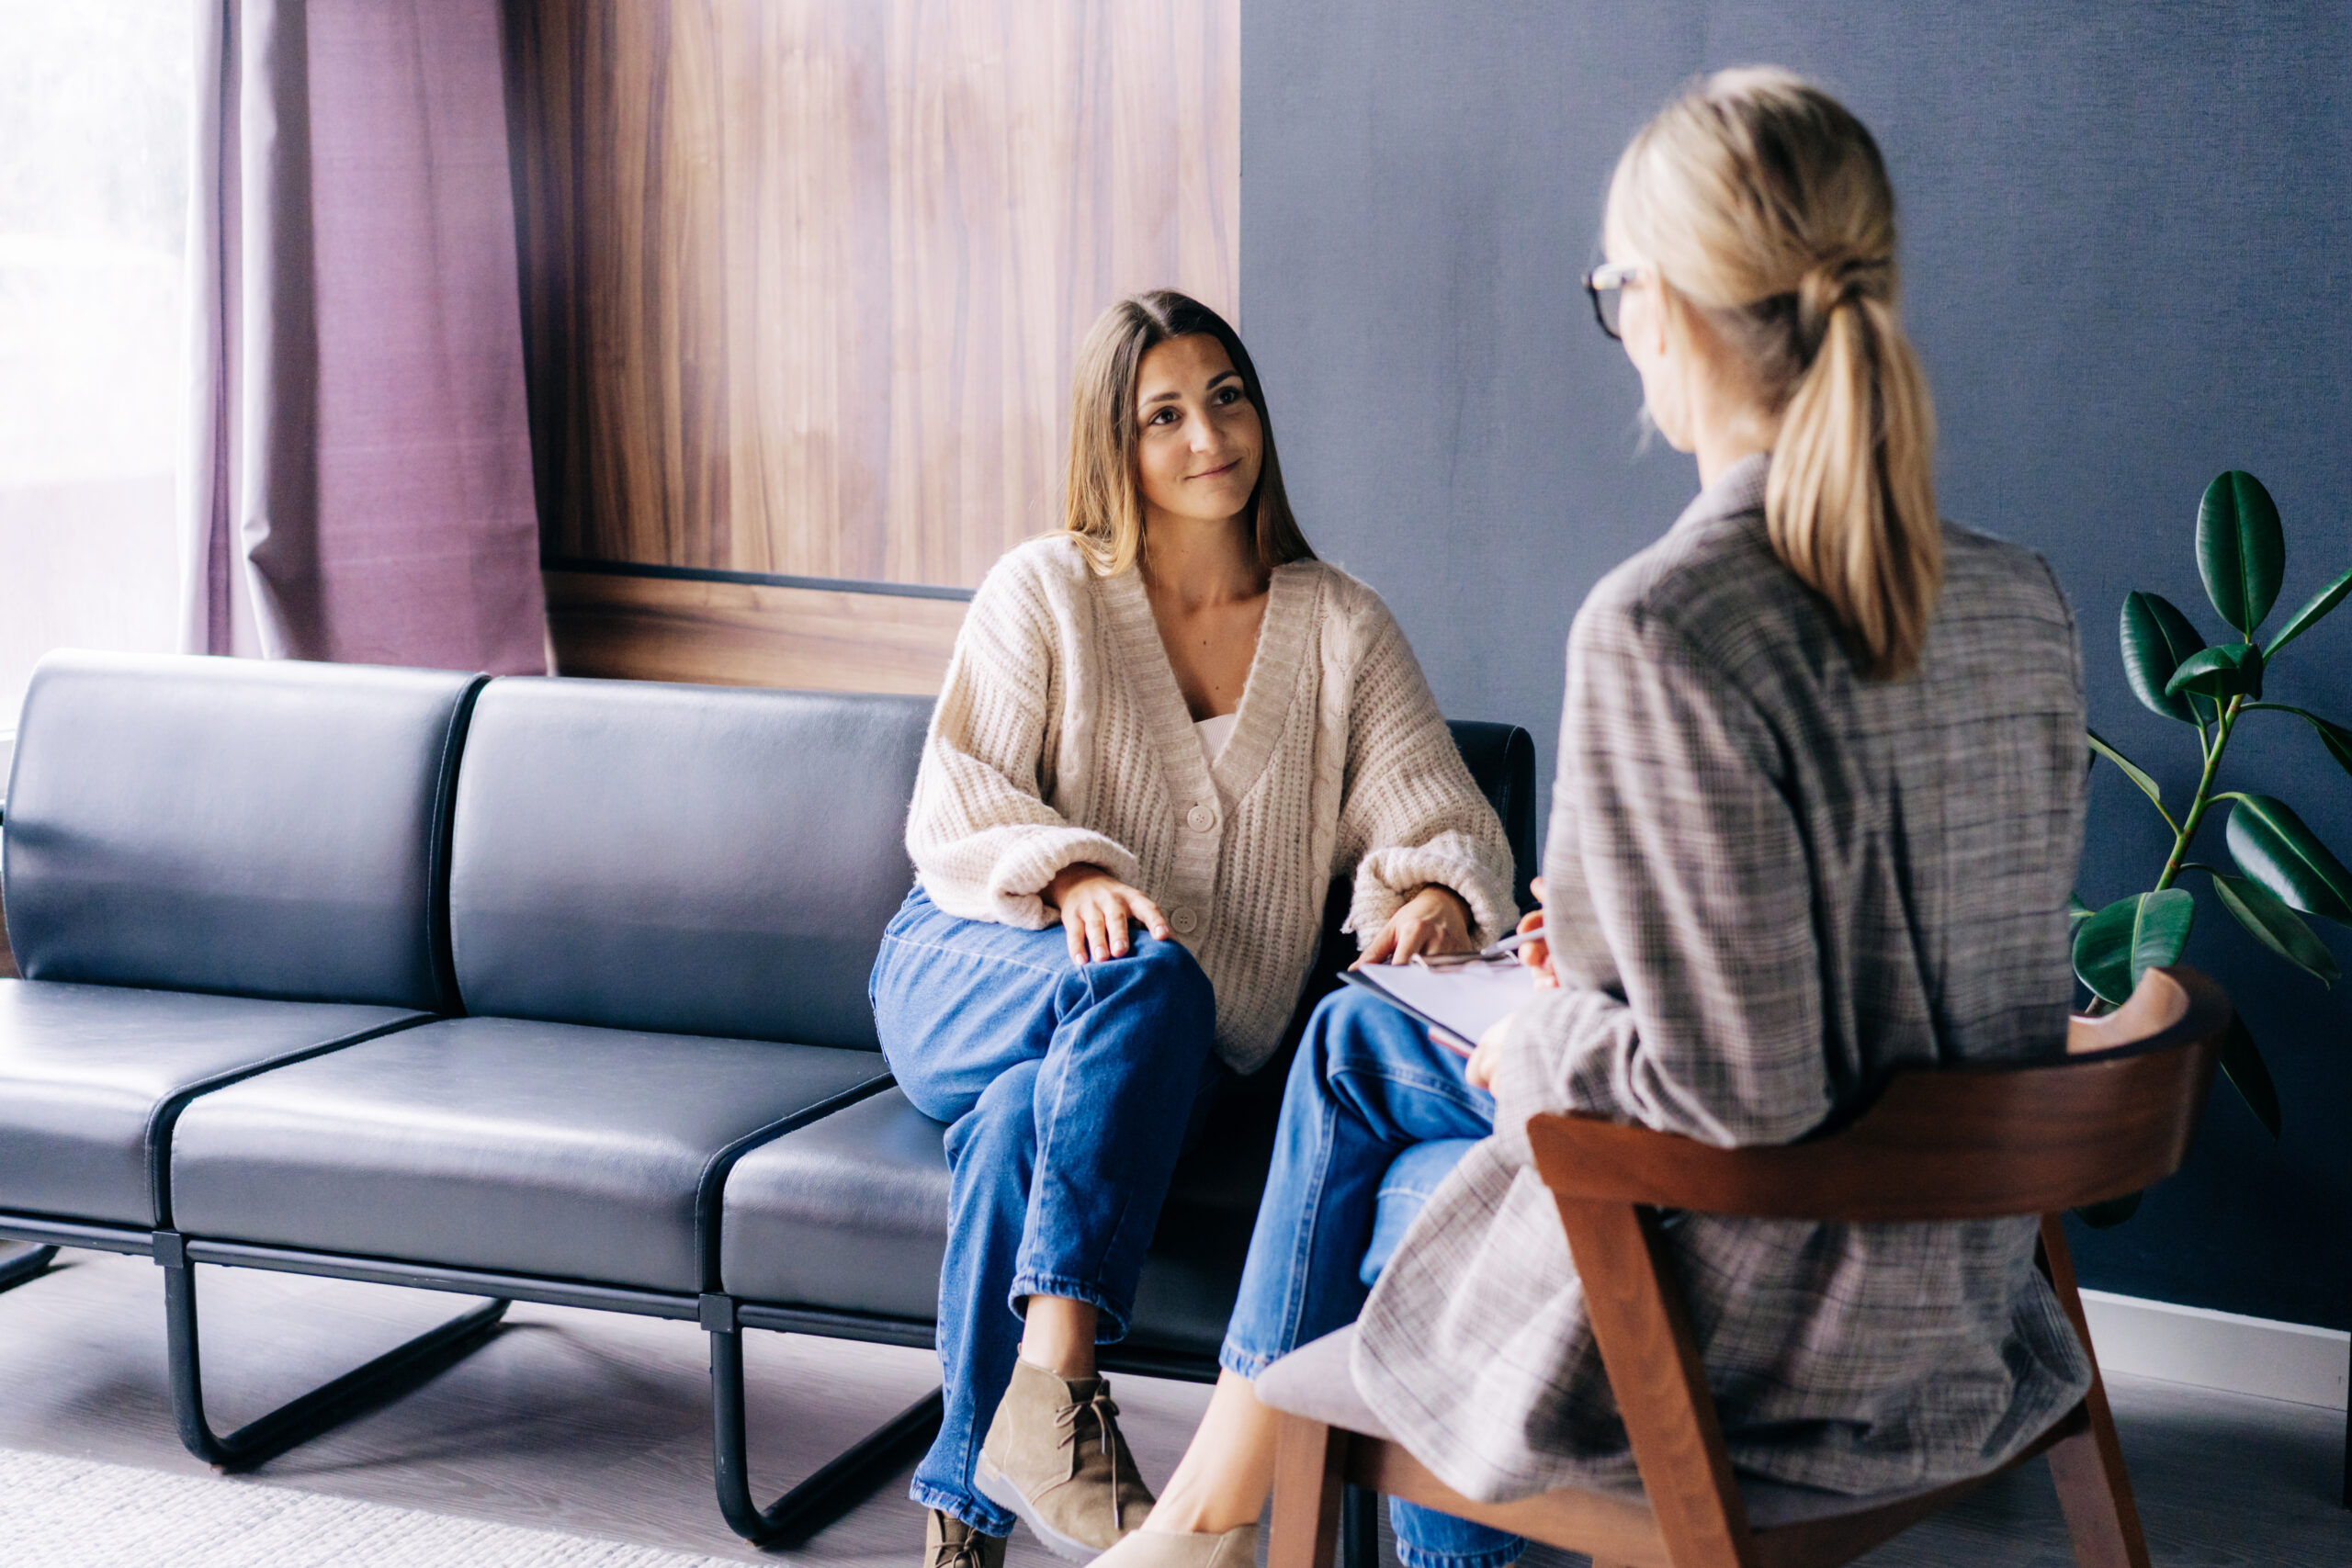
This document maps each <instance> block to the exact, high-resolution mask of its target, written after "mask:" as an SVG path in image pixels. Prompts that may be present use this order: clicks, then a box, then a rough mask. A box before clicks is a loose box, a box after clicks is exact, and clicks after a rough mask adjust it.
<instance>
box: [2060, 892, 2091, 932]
mask: <svg viewBox="0 0 2352 1568" xmlns="http://www.w3.org/2000/svg"><path fill="white" fill-rule="evenodd" d="M2090 918H2091V907H2090V906H2089V905H2088V904H2086V903H2084V902H2083V896H2082V895H2081V894H2079V893H2069V894H2067V895H2066V934H2067V935H2068V936H2072V935H2074V934H2075V927H2076V926H2079V925H2081V924H2082V923H2083V922H2084V921H2085V920H2087V919H2090Z"/></svg>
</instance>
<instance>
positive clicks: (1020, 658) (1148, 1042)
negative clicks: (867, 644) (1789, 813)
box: [872, 291, 1517, 1568]
mask: <svg viewBox="0 0 2352 1568" xmlns="http://www.w3.org/2000/svg"><path fill="white" fill-rule="evenodd" d="M907 848H908V851H909V852H910V854H911V855H912V857H913V860H914V863H915V869H916V873H917V877H918V885H917V886H916V887H915V889H914V891H913V892H912V893H910V895H909V896H908V898H907V901H906V904H905V907H904V908H901V909H900V910H899V913H898V915H897V916H896V917H895V918H894V919H892V920H891V923H890V926H889V928H888V932H887V934H886V935H885V937H884V939H883V942H882V949H881V953H880V955H879V957H878V958H877V959H876V964H875V968H874V978H873V985H872V992H873V998H874V1010H875V1018H876V1023H877V1025H878V1027H879V1031H880V1034H881V1039H882V1046H883V1050H884V1052H885V1054H886V1055H888V1059H889V1063H890V1068H891V1071H892V1073H893V1074H894V1075H896V1077H897V1078H898V1081H899V1087H900V1088H902V1089H904V1090H905V1091H906V1093H907V1096H908V1098H909V1099H910V1100H912V1101H913V1102H914V1104H915V1105H916V1106H917V1107H918V1108H919V1109H921V1110H922V1111H923V1112H924V1114H926V1115H929V1116H932V1117H934V1118H936V1119H938V1120H940V1121H943V1122H947V1123H949V1131H948V1134H947V1155H948V1160H949V1164H950V1168H951V1171H952V1178H951V1187H950V1191H951V1213H950V1217H949V1235H948V1245H947V1258H946V1263H945V1267H944V1269H943V1271H942V1274H941V1278H940V1291H939V1340H938V1343H939V1354H940V1361H941V1365H942V1370H943V1372H944V1384H945V1390H946V1415H945V1419H944V1424H943V1426H942V1427H941V1431H940V1435H939V1438H938V1440H937V1442H935V1443H934V1444H933V1447H932V1449H931V1451H930V1453H929V1454H928V1455H927V1456H926V1457H925V1458H924V1459H923V1461H922V1463H921V1465H920V1466H918V1468H917V1469H916V1471H915V1476H914V1483H913V1487H912V1495H913V1496H914V1499H915V1501H917V1502H919V1503H921V1504H922V1505H924V1506H926V1507H927V1508H929V1509H930V1510H931V1516H930V1535H929V1543H928V1548H927V1561H928V1562H929V1564H930V1568H951V1565H952V1568H995V1565H996V1564H998V1563H1001V1561H1002V1558H1003V1551H1004V1537H1005V1536H1006V1535H1007V1534H1008V1533H1009V1532H1010V1531H1011V1529H1012V1525H1013V1522H1014V1521H1015V1520H1016V1519H1019V1520H1021V1521H1023V1522H1025V1523H1026V1524H1028V1525H1029V1527H1030V1528H1031V1529H1032V1530H1033V1531H1034V1532H1035V1534H1036V1536H1037V1537H1038V1539H1039V1540H1041V1541H1043V1542H1044V1543H1045V1544H1046V1545H1047V1546H1049V1547H1051V1548H1052V1549H1053V1550H1055V1551H1058V1552H1060V1553H1061V1554H1063V1555H1065V1556H1069V1557H1073V1558H1080V1559H1082V1558H1085V1557H1090V1556H1092V1555H1093V1554H1094V1553H1096V1552H1098V1551H1101V1550H1102V1549H1103V1548H1104V1547H1107V1546H1109V1545H1111V1544H1112V1543H1113V1542H1114V1541H1115V1540H1118V1539H1119V1537H1120V1536H1121V1535H1122V1534H1123V1533H1124V1532H1126V1531H1130V1530H1132V1529H1135V1528H1136V1526H1137V1525H1138V1524H1140V1523H1141V1521H1142V1519H1143V1517H1144V1515H1145V1513H1146V1511H1147V1510H1148V1508H1149V1507H1150V1506H1151V1495H1150V1494H1149V1493H1148V1491H1147V1490H1146V1489H1145V1487H1144V1485H1143V1483H1142V1482H1141V1481H1140V1479H1139V1478H1138V1477H1137V1476H1136V1472H1135V1466H1134V1463H1133V1461H1131V1460H1130V1459H1129V1458H1128V1456H1127V1451H1126V1447H1125V1443H1124V1442H1123V1441H1122V1440H1121V1438H1120V1437H1119V1431H1118V1426H1117V1421H1116V1415H1117V1408H1116V1406H1115V1405H1114V1404H1112V1403H1111V1399H1110V1391H1109V1387H1108V1384H1107V1383H1106V1382H1104V1381H1103V1379H1102V1378H1101V1377H1100V1376H1098V1375H1097V1373H1096V1371H1095V1364H1094V1348H1095V1345H1096V1343H1097V1342H1098V1341H1109V1340H1114V1339H1117V1338H1119V1337H1121V1336H1123V1335H1124V1334H1125V1332H1126V1326H1127V1314H1128V1310H1129V1307H1130V1305H1131V1303H1133V1301H1134V1297H1135V1291H1136V1281H1137V1277H1138V1275H1139V1272H1140V1270H1141V1268H1142V1264H1143V1257H1144V1251H1145V1248H1146V1247H1148V1245H1149V1243H1150V1240H1151V1235H1152V1230H1153V1227H1154V1225H1155V1224H1156V1222H1157V1220H1158V1218H1159V1208H1160V1203H1161V1201H1162V1200H1163V1198H1164V1197H1165V1195H1166V1192H1167V1188H1168V1182H1169V1178H1170V1172H1171V1170H1172V1168H1173V1167H1174V1165H1175V1163H1176V1159H1177V1156H1178V1155H1179V1154H1180V1153H1181V1152H1182V1148H1183V1146H1184V1145H1185V1144H1186V1142H1187V1141H1188V1140H1189V1138H1190V1137H1191V1136H1192V1135H1193V1133H1194V1132H1195V1131H1196V1130H1197V1128H1198V1125H1199V1122H1200V1118H1201V1116H1202V1113H1203V1111H1204V1110H1205V1108H1206V1107H1207V1106H1208V1104H1209V1102H1210V1100H1211V1099H1212V1097H1213V1096H1214V1094H1215V1092H1216V1089H1217V1087H1218V1085H1219V1084H1220V1083H1222V1082H1224V1081H1226V1080H1227V1079H1228V1078H1229V1077H1231V1076H1232V1075H1234V1074H1237V1073H1248V1072H1250V1071H1253V1070H1255V1069H1256V1068H1258V1067H1260V1066H1263V1065H1264V1063H1265V1062H1266V1060H1267V1058H1268V1057H1269V1056H1271V1055H1272V1054H1273V1053H1274V1051H1275V1049H1276V1048H1277V1046H1278V1045H1279V1044H1280V1043H1281V1037H1282V1033H1283V1027H1284V1025H1285V1024H1286V1022H1287V1021H1288V1020H1289V1018H1290V1016H1291V1013H1292V1011H1293V1010H1294V1009H1295V1006H1296V1004H1297V1000H1298V994H1299V987H1300V986H1301V984H1302V982H1303V981H1304V980H1305V978H1306V973H1307V970H1308V967H1309V965H1310V964H1312V962H1313V960H1314V957H1315V948H1316V943H1317V937H1318V935H1319V933H1320V929H1321V914H1322V905H1323V899H1324V897H1325V893H1326V890H1327V889H1328V887H1329V884H1330V880H1331V878H1332V877H1333V876H1334V875H1335V874H1341V873H1345V872H1348V871H1352V872H1353V874H1354V899H1353V905H1352V908H1351V913H1350V917H1349V925H1350V929H1351V930H1352V931H1355V932H1356V933H1357V935H1358V937H1359V939H1360V941H1361V942H1363V951H1364V956H1365V958H1366V960H1367V961H1373V962H1378V961H1382V960H1389V961H1396V962H1402V961H1403V960H1404V959H1406V958H1408V957H1410V956H1412V955H1414V954H1416V953H1449V952H1457V951H1462V950H1464V949H1467V948H1470V947H1472V946H1474V945H1476V944H1479V943H1483V942H1487V941H1491V940H1493V938H1494V937H1495V936H1497V935H1498V934H1500V932H1501V931H1504V930H1506V929H1508V928H1509V926H1510V923H1511V921H1512V919H1513V918H1514V917H1515V915H1516V913H1517V911H1516V910H1515V909H1514V908H1513V907H1512V905H1511V902H1510V879H1511V868H1510V851H1509V849H1508V847H1507V846H1506V843H1505V840H1504V838H1503V832H1502V826H1501V824H1500V823H1499V822H1498V820H1497V819H1496V818H1495V814H1494V812H1493V810H1492V809H1491V808H1490V807H1488V806H1487V802H1486V799H1485V797H1484V796H1483V795H1480V794H1479V792H1478V789H1477V786H1476V784H1474V783H1473V782H1472V780H1471V777H1470V774H1469V772H1468V770H1467V769H1466V768H1465V767H1464V765H1463V762H1462V759H1461V756H1460V754H1459V753H1458V752H1457V751H1456V750H1454V746H1453V738H1452V736H1451V734H1450V733H1449V732H1448V730H1447V729H1446V727H1445V723H1444V720H1443V719H1442V717H1441V716H1440V715H1439V713H1438V710H1437V705H1436V704H1435V703H1434V702H1433V701H1432V700H1431V699H1430V692H1429V687H1428V685H1427V683H1426V682H1424V681H1423V680H1422V678H1421V672H1420V669H1419V666H1418V665H1417V664H1416V663H1415V662H1414V660H1413V655H1412V651H1411V650H1410V649H1408V648H1407V647H1406V644H1405V639H1404V637H1403V635H1402V634H1401V633H1400V632H1399V631H1398V630H1397V624H1396V622H1395V621H1393V620H1392V619H1390V617H1389V615H1388V612H1387V610H1386V609H1385V607H1384V606H1383V605H1382V604H1381V603H1380V600H1379V599H1378V597H1377V596H1375V595H1374V593H1373V592H1371V590H1369V589H1367V588H1365V587H1364V586H1363V584H1362V583H1360V582H1358V581H1355V580H1354V579H1352V578H1351V577H1349V576H1348V575H1347V574H1346V573H1344V572H1341V571H1339V570H1335V569H1333V568H1331V567H1329V566H1325V565H1324V564H1322V563H1321V562H1319V561H1317V559H1316V558H1315V557H1314V554H1313V552H1312V551H1310V550H1309V549H1308V548H1307V547H1306V539H1305V538H1303V537H1302V536H1300V534H1299V531H1298V526H1297V525H1296V524H1295V522H1294V521H1293V519H1292V516H1291V511H1290V505H1289V502H1288V500H1287V498H1286V497H1285V496H1284V495H1283V483H1282V470H1281V468H1280V466H1279V465H1278V464H1277V463H1276V461H1275V457H1274V442H1273V432H1272V427H1271V425H1270V423H1269V422H1268V419H1267V416H1266V407H1265V397H1264V393H1263V391H1262V390H1261V388H1260V386H1259V383H1258V378H1257V372H1256V370H1255V369H1254V367H1252V366H1251V365H1250V356H1249V355H1248V353H1247V352H1246V351H1245V350H1244V349H1243V348H1242V346H1241V341H1240V339H1239V338H1238V337H1236V336H1235V335H1234V333H1233V329H1232V328H1231V327H1229V326H1227V324H1226V323H1225V321H1223V320H1222V319H1221V318H1220V317H1218V316H1217V314H1216V312H1215V311H1213V310H1209V309H1208V308H1206V307H1205V306H1203V305H1201V304H1199V303H1198V302H1197V301H1194V300H1192V299H1186V298H1185V297H1184V296H1182V295H1181V294H1175V293H1170V292H1165V291H1163V292H1158V293H1151V294H1142V295H1137V296H1136V297H1135V298H1133V299H1126V300H1124V301H1122V302H1121V303H1119V304H1118V305H1116V306H1114V307H1113V308H1112V309H1111V310H1109V311H1108V312H1107V313H1105V314H1104V316H1103V319H1102V320H1101V321H1098V322H1097V323H1096V324H1095V326H1094V328H1093V330H1092V332H1091V333H1090V334H1089V335H1088V337H1087V340H1086V343H1085V344H1084V346H1083V347H1082V348H1081V350H1080V355H1079V363H1078V366H1077V370H1076V376H1075V385H1074V388H1073V391H1072V397H1071V428H1070V468H1069V517H1068V525H1067V526H1066V528H1065V529H1064V530H1063V531H1062V532H1061V533H1059V534H1057V535H1055V536H1050V537H1047V538H1045V539H1040V540H1036V541H1034V542H1032V543H1030V544H1027V545H1023V546H1021V547H1018V548H1016V549H1014V550H1012V552H1011V553H1009V554H1008V555H1007V556H1006V557H1005V558H1004V559H1003V560H1001V562H999V563H998V564H997V566H996V567H995V569H994V570H991V571H990V572H989V576H988V580H987V581H985V582H984V583H982V584H981V586H980V590H979V592H978V594H977V595H976V596H975V597H974V599H973V601H972V607H971V610H970V613H969V615H967V618H966V620H965V623H964V627H963V630H962V632H961V634H960V635H959V636H958V637H957V639H956V654H955V657H954V660H953V661H952V662H951V664H950V665H949V668H948V673H947V679H946V683H945V685H944V688H943V690H942V691H941V693H940V697H939V705H938V708H937V710H936V712H935V713H934V715H933V719H932V726H931V732H930V737H929V740H928V743H927V745H926V748H925V750H924V753H923V759H922V771H921V773H920V774H919V776H918V779H917V783H916V785H915V795H914V802H913V805H912V807H911V808H910V814H909V818H908V822H907ZM1351 1016H1353V1015H1352V1014H1349V1013H1347V1012H1345V1010H1333V1009H1331V1008H1328V1007H1327V1008H1326V1009H1325V1010H1324V1011H1322V1012H1321V1013H1318V1014H1317V1019H1316V1020H1315V1029H1316V1032H1317V1035H1318V1037H1321V1036H1325V1035H1332V1034H1334V1033H1335V1032H1336V1033H1337V1034H1339V1035H1342V1036H1349V1037H1351V1038H1352V1035H1351V1029H1350V1026H1349V1025H1348V1024H1347V1023H1346V1022H1345V1019H1346V1018H1347V1017H1351ZM1335 1020H1337V1021H1336V1022H1335ZM1382 1023H1383V1024H1385V1020H1384V1021H1382ZM1406 1033H1407V1043H1408V1048H1409V1049H1410V1050H1411V1051H1412V1052H1413V1053H1414V1054H1416V1055H1443V1053H1432V1051H1431V1049H1430V1047H1429V1045H1428V1043H1427V1042H1426V1041H1419V1040H1415V1039H1413V1038H1412V1036H1411V1032H1409V1031H1408V1032H1406ZM1449 1070H1450V1071H1452V1072H1453V1076H1454V1077H1455V1078H1456V1079H1457V1080H1458V1079H1459V1077H1460V1066H1459V1064H1458V1062H1457V1063H1456V1064H1455V1065H1454V1066H1453V1067H1452V1068H1450V1069H1449ZM1465 1092H1467V1091H1465ZM1477 1098H1478V1099H1479V1100H1484V1098H1485V1097H1484V1095H1483V1094H1480V1095H1478V1096H1477Z"/></svg>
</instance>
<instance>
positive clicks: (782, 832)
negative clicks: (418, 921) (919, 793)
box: [449, 679, 931, 1048]
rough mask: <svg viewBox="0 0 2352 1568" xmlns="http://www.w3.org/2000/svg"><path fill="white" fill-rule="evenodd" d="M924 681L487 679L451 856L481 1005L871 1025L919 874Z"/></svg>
mask: <svg viewBox="0 0 2352 1568" xmlns="http://www.w3.org/2000/svg"><path fill="white" fill-rule="evenodd" d="M930 716H931V703H930V700H929V699H927V698H922V697H894V696H869V695H842V694H822V693H812V692H775V691H756V690H745V689H740V688H729V687H719V686H685V685H667V684H659V683H654V682H632V681H583V680H563V679H559V680H537V679H514V680H498V681H492V682H491V683H490V685H489V686H488V687H487V688H486V689H485V690H484V691H483V693H482V695H481V701H480V703H479V704H478V705H476V708H475V711H474V717H473V724H472V726H471V728H470V730H469V734H468V738H467V743H466V754H465V761H464V764H463V766H462V767H461V768H460V769H459V773H458V800H457V813H456V828H455V833H454V852H453V858H452V863H451V869H450V880H449V909H450V930H451V936H452V942H453V946H454V949H455V953H456V960H457V971H458V990H459V992H460V994H461V995H462V996H463V997H464V999H465V1005H466V1007H467V1009H468V1010H469V1011H472V1012H476V1013H486V1014H493V1015H499V1016H504V1017H517V1018H539V1019H551V1020H557V1021H567V1022H573V1023H591V1024H601V1025H605V1026H607V1027H613V1028H621V1029H645V1030H659V1031H664V1032H677V1033H687V1034H717V1035H734V1036H739V1037H742V1038H746V1039H754V1040H786V1041H795V1042H798V1043H805V1044H812V1045H845V1046H865V1047H867V1048H873V1047H874V1046H875V1044H876V1042H875V1037H874V1017H873V1012H872V1010H871V1008H870V1007H869V1006H868V1004H867V1001H866V994H865V981H866V976H867V973H868V971H869V970H871V968H872V967H873V964H874V953H875V950H876V947H878V946H879V945H880V943H881V940H882V928H883V927H884V926H885V925H887V924H888V922H889V919H890V916H891V914H892V913H893V912H894V911H895V910H896V909H897V908H898V907H899V901H900V900H901V899H903V898H904V897H906V893H907V889H908V888H909V887H910V886H912V885H913V880H914V870H913V867H912V866H911V865H910V863H908V860H907V853H906V847H905V833H906V816H907V802H908V800H909V798H910V796H911V795H913V793H914V780H915V767H916V764H917V762H918V761H919V760H920V759H921V756H922V739H923V731H924V728H925V726H926V725H927V723H928V722H929V719H930Z"/></svg>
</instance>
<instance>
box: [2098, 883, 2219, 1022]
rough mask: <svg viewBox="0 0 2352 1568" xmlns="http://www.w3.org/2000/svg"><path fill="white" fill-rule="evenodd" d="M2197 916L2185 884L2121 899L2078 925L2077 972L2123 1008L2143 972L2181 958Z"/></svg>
mask: <svg viewBox="0 0 2352 1568" xmlns="http://www.w3.org/2000/svg"><path fill="white" fill-rule="evenodd" d="M2196 919H2197V900H2196V898H2195V897H2192V896H2191V895H2190V894H2189V892H2188V889H2187V888H2185V887H2167V888H2165V890H2164V891H2163V892H2161V893H2138V894H2134V895H2132V896H2131V897H2129V898H2118V899H2117V900H2116V901H2115V902H2114V903H2112V904H2109V906H2108V907H2107V908H2104V909H2101V910H2100V911H2099V912H2098V914H2096V915H2093V916H2092V917H2091V918H2090V919H2087V920H2085V921H2084V922H2083V923H2082V924H2081V925H2080V926H2078V927H2076V928H2075V974H2076V975H2079V976H2082V981H2083V984H2084V985H2086V986H2088V987H2090V989H2091V994H2092V995H2093V996H2095V997H2098V998H2099V999H2100V1000H2101V1001H2104V1002H2107V1003H2109V1004H2111V1005H2113V1006H2115V1007H2121V1006H2122V1005H2123V1003H2124V1002H2125V1000H2126V999H2128V998H2130V997H2131V987H2134V986H2136V985H2138V984H2139V983H2140V976H2142V975H2143V974H2144V973H2145V972H2147V971H2148V970H2150V969H2152V968H2156V967H2160V966H2161V965H2164V964H2170V963H2173V962H2175V961H2176V960H2177V959H2178V958H2179V957H2180V950H2181V949H2182V948H2183V947H2186V946H2187V945H2188V928H2189V926H2190V925H2191V924H2192V923H2193V922H2194V921H2195V920H2196Z"/></svg>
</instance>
